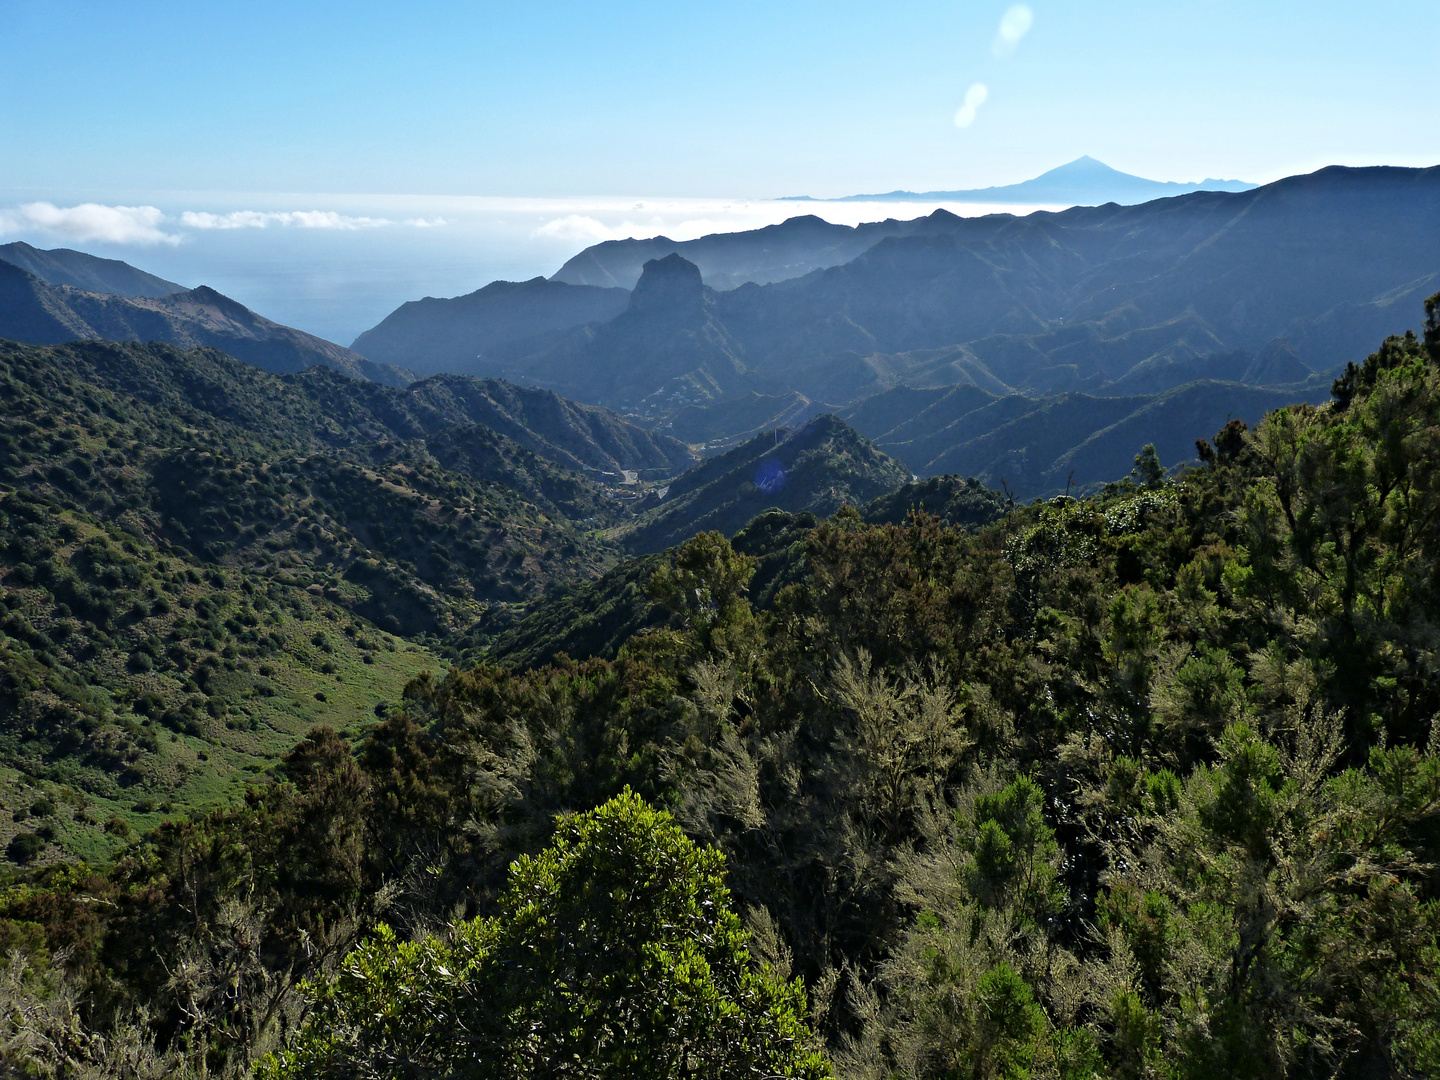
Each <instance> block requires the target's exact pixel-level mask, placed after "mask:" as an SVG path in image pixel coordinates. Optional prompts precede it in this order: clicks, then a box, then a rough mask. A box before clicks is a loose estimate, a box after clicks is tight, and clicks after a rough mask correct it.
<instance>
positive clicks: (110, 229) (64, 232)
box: [0, 202, 180, 245]
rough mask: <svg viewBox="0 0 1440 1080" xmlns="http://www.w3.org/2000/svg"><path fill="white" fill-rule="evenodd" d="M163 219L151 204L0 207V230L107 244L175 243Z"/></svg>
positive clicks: (176, 238) (174, 236) (174, 235)
mask: <svg viewBox="0 0 1440 1080" xmlns="http://www.w3.org/2000/svg"><path fill="white" fill-rule="evenodd" d="M165 220H166V218H165V214H164V213H163V212H162V211H161V210H159V209H158V208H157V207H154V206H104V205H102V204H101V203H81V204H80V205H79V206H56V205H55V204H54V203H48V202H33V203H25V204H24V205H23V206H17V207H15V208H13V209H9V210H0V234H3V233H11V232H43V233H48V234H50V235H52V236H56V237H60V238H62V239H64V240H77V241H86V240H99V241H101V242H103V243H108V244H145V245H154V244H178V243H179V242H180V237H179V236H178V235H176V234H175V233H170V232H166V231H164V230H163V229H161V228H160V224H161V222H163V221H165Z"/></svg>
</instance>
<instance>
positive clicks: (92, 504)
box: [0, 341, 690, 858]
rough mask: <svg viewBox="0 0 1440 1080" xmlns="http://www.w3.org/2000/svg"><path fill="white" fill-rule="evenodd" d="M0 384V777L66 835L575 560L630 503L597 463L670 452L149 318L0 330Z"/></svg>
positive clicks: (205, 802) (237, 747)
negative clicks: (97, 337) (64, 328)
mask: <svg viewBox="0 0 1440 1080" xmlns="http://www.w3.org/2000/svg"><path fill="white" fill-rule="evenodd" d="M0 386H4V388H5V393H4V394H3V395H0V804H3V805H4V806H14V805H17V803H16V802H15V801H14V798H13V797H14V796H15V793H16V792H17V791H19V792H21V793H22V794H23V792H24V790H25V788H26V785H30V784H35V783H39V784H41V785H42V786H44V787H45V790H47V791H50V792H52V793H53V794H54V795H55V796H56V800H57V801H58V802H60V803H62V804H64V805H67V806H73V807H75V808H76V810H75V813H74V814H73V815H66V816H64V821H63V823H62V825H63V827H62V826H57V830H58V831H57V833H56V836H55V838H54V839H55V840H56V842H57V843H58V844H59V845H61V847H63V848H64V850H67V851H69V852H70V853H71V854H72V855H73V854H82V855H86V856H87V857H98V856H100V855H103V853H104V852H105V851H106V850H108V848H110V847H113V846H114V845H116V844H119V843H121V842H122V840H123V837H124V835H125V832H124V828H122V827H121V826H120V825H115V826H114V827H113V828H112V829H111V831H110V832H108V833H107V832H106V831H105V828H104V826H105V823H106V822H107V821H108V820H110V819H111V818H115V819H116V820H117V821H119V822H126V823H129V826H136V827H138V826H148V825H153V824H156V823H157V822H158V821H159V820H160V817H161V816H163V815H166V814H169V813H171V812H172V809H173V808H175V807H179V808H182V809H188V810H199V809H204V808H206V807H209V806H212V805H215V804H216V802H219V801H225V800H228V799H232V798H234V797H236V796H238V794H239V793H241V792H242V791H243V786H244V783H245V782H246V781H247V780H248V779H250V778H251V777H252V776H253V774H254V773H256V772H259V771H263V770H265V769H267V768H269V767H270V766H271V765H273V764H274V762H275V761H276V760H277V757H278V755H280V754H282V753H284V752H285V751H286V750H288V749H289V748H290V746H292V745H293V744H294V742H295V741H296V740H297V739H299V738H300V737H301V736H302V735H303V733H304V731H305V730H306V729H307V728H308V727H309V726H310V725H311V724H314V723H327V724H330V725H331V726H333V727H336V728H337V729H347V728H348V729H351V730H352V731H353V730H358V728H357V727H356V725H359V724H362V723H365V722H367V721H368V720H370V719H371V718H373V716H374V708H375V707H376V706H377V705H379V704H381V703H382V702H386V701H393V700H395V699H396V698H397V697H398V695H399V693H400V690H401V688H402V687H403V686H404V685H405V683H406V682H408V681H409V680H410V679H411V678H413V677H414V676H415V675H418V674H419V673H420V672H422V671H423V670H425V669H426V668H431V669H433V668H435V667H436V666H437V665H438V664H439V663H440V661H439V660H438V658H437V656H436V654H435V653H436V649H437V648H439V647H440V646H439V642H440V641H441V640H442V638H444V637H446V636H448V635H451V634H454V633H456V632H457V631H459V630H461V629H462V628H464V627H466V626H469V625H471V624H474V623H475V622H476V621H477V620H478V619H479V618H480V617H481V616H482V615H484V614H485V613H487V612H491V611H502V610H503V611H506V612H508V611H509V610H510V609H511V608H512V607H514V606H523V605H525V604H528V603H531V602H534V601H535V600H537V599H538V598H540V597H541V596H543V595H544V594H545V593H546V592H547V591H549V590H552V589H554V588H557V587H562V586H567V585H569V586H573V585H577V584H579V583H581V582H583V581H586V580H589V579H591V578H593V577H595V576H598V575H599V574H600V573H602V572H603V571H605V570H606V569H608V568H609V567H610V566H611V565H613V564H614V562H615V561H616V560H617V558H618V557H619V554H620V552H619V550H618V549H617V547H616V545H615V544H614V543H613V541H611V540H609V539H607V538H606V536H605V535H604V534H603V532H602V531H601V530H603V529H604V528H606V527H610V528H613V527H615V526H617V525H619V524H622V523H624V522H625V521H627V520H628V518H629V511H628V509H627V505H626V504H625V503H624V502H622V501H620V500H619V499H617V498H616V495H617V494H618V493H619V492H621V491H625V492H627V493H628V492H629V490H630V489H628V488H621V487H619V486H618V480H619V477H618V476H617V477H614V478H613V479H614V480H615V481H617V484H616V485H615V486H613V487H612V486H608V485H607V484H606V483H604V482H603V480H602V478H601V477H600V473H601V472H602V471H604V470H602V466H610V467H611V468H610V469H609V470H608V471H611V472H616V473H618V472H619V471H621V470H622V469H625V470H633V471H640V470H641V469H645V468H654V469H656V470H659V471H663V470H664V469H665V468H667V467H668V463H669V461H670V460H671V459H670V457H668V456H667V454H671V455H675V458H676V461H677V464H685V463H688V462H689V460H690V458H689V456H688V454H687V453H686V451H685V449H684V447H683V446H682V445H681V444H679V443H677V442H675V441H674V440H668V439H665V438H661V437H655V436H652V435H651V434H649V433H648V432H645V431H642V430H640V429H636V428H634V427H633V426H632V425H629V424H627V423H626V422H625V421H623V420H621V419H619V418H618V417H615V416H613V415H610V414H606V413H604V411H603V410H600V409H596V408H594V407H589V406H576V405H574V404H573V403H570V402H565V401H563V400H560V399H558V398H556V397H555V395H553V394H550V393H549V392H547V391H539V390H528V389H524V388H519V387H509V386H506V385H505V384H501V383H494V382H491V383H484V382H480V381H479V380H474V379H467V378H464V377H461V376H452V377H448V378H443V379H432V380H426V381H424V382H421V383H417V384H414V385H412V386H411V387H407V388H403V389H398V388H391V387H386V386H381V385H379V384H377V383H374V382H364V381H359V380H354V379H350V378H347V377H345V376H343V375H341V374H339V373H337V372H336V371H334V370H332V369H331V368H329V367H326V366H323V365H320V366H314V367H311V368H308V369H306V370H305V371H303V372H300V373H298V374H294V375H285V376H276V375H272V374H270V373H267V372H264V371H261V370H259V369H257V368H255V367H253V366H251V365H248V364H245V363H243V362H242V361H240V360H237V359H235V358H233V357H230V356H227V355H225V354H223V353H220V352H217V351H215V350H206V349H199V350H190V351H182V350H180V349H178V348H176V347H174V346H171V345H167V344H162V343H151V344H137V343H115V342H94V341H81V342H74V343H70V344H63V345H56V346H45V347H33V346H19V345H13V344H9V343H0ZM590 462H595V463H598V464H589V463H590ZM501 621H503V619H502V620H501ZM31 797H33V795H32V796H31ZM127 827H128V826H127ZM4 839H5V837H4V836H3V835H0V844H3V842H4ZM59 850H60V848H49V849H47V851H49V854H47V855H44V856H43V857H44V858H52V857H58V853H59Z"/></svg>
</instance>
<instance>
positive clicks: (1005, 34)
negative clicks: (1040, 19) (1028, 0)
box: [990, 4, 1035, 59]
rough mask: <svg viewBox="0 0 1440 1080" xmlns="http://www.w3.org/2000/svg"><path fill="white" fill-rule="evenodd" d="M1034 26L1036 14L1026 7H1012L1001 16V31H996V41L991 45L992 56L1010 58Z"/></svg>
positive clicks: (1021, 5)
mask: <svg viewBox="0 0 1440 1080" xmlns="http://www.w3.org/2000/svg"><path fill="white" fill-rule="evenodd" d="M1034 24H1035V13H1034V12H1033V11H1031V10H1030V9H1029V8H1028V7H1027V6H1026V5H1024V4H1015V5H1013V6H1012V7H1010V8H1009V9H1008V10H1007V11H1006V12H1005V14H1004V15H1002V16H1000V29H998V30H997V31H995V40H994V41H992V42H991V43H990V52H991V54H992V55H994V56H996V57H999V58H1001V59H1004V58H1005V57H1007V56H1009V55H1010V54H1011V53H1013V52H1014V51H1015V46H1017V45H1019V44H1020V39H1021V38H1023V37H1024V36H1025V35H1026V34H1028V33H1029V32H1030V27H1031V26H1033V25H1034Z"/></svg>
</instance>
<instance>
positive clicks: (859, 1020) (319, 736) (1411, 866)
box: [0, 297, 1440, 1080]
mask: <svg viewBox="0 0 1440 1080" xmlns="http://www.w3.org/2000/svg"><path fill="white" fill-rule="evenodd" d="M1427 315H1428V321H1427V329H1426V333H1425V335H1424V337H1423V339H1420V338H1416V337H1414V336H1409V337H1405V338H1392V339H1390V340H1388V341H1387V342H1385V343H1384V345H1383V346H1382V347H1381V349H1380V350H1378V351H1377V352H1376V353H1375V354H1374V355H1372V356H1371V357H1370V358H1369V359H1368V360H1367V361H1366V362H1365V363H1364V364H1363V365H1356V366H1352V368H1351V369H1349V370H1347V372H1346V374H1345V375H1344V376H1343V377H1342V378H1341V379H1340V380H1339V381H1338V382H1337V384H1336V387H1335V401H1334V403H1333V404H1331V405H1328V406H1325V407H1320V408H1317V407H1312V406H1298V407H1294V408H1290V409H1283V410H1280V411H1278V412H1275V413H1272V414H1271V415H1270V416H1268V417H1267V418H1266V419H1265V421H1264V422H1263V423H1262V424H1260V425H1259V426H1258V427H1257V428H1256V429H1255V430H1253V431H1250V430H1246V429H1245V428H1244V426H1243V425H1241V424H1238V423H1236V424H1232V425H1230V426H1227V427H1226V428H1225V429H1224V430H1223V431H1222V432H1220V433H1218V435H1217V436H1216V437H1215V438H1214V439H1213V440H1212V441H1209V442H1203V443H1202V444H1201V445H1200V447H1199V450H1200V457H1201V459H1202V460H1203V461H1204V462H1205V465H1204V467H1202V468H1200V469H1198V470H1195V471H1191V472H1187V473H1185V474H1184V475H1183V476H1181V477H1179V478H1177V479H1173V480H1172V479H1169V478H1167V477H1166V476H1165V474H1164V471H1163V470H1162V469H1161V468H1160V467H1159V463H1158V462H1157V461H1155V459H1154V456H1153V454H1148V455H1147V454H1142V455H1140V457H1139V458H1137V463H1136V472H1135V475H1134V476H1133V477H1132V479H1131V480H1129V481H1126V482H1124V483H1121V484H1116V485H1112V486H1111V487H1110V488H1108V489H1107V490H1106V491H1105V492H1104V493H1103V494H1102V495H1100V496H1097V497H1095V498H1093V499H1087V500H1084V501H1078V500H1074V499H1066V498H1061V499H1057V500H1053V501H1051V502H1048V503H1040V504H1035V505H1031V506H1021V507H1014V508H1011V509H1010V511H1009V512H1008V513H1007V514H1005V515H1004V517H1003V519H1002V520H1000V521H999V522H997V523H996V524H993V525H990V526H988V527H984V528H980V529H979V530H978V531H974V532H968V531H965V530H963V529H960V528H956V527H953V526H951V525H947V524H945V523H944V522H942V521H941V520H940V519H938V518H936V517H933V516H930V515H928V514H924V513H916V514H912V515H911V516H909V517H908V518H907V519H906V520H904V521H903V522H902V523H899V524H896V523H893V522H892V523H883V524H871V523H868V522H867V521H866V520H865V519H864V518H863V517H862V516H861V515H860V514H859V513H858V512H855V511H852V510H849V509H846V510H842V511H841V512H840V513H838V514H836V515H834V516H833V517H832V518H830V519H828V520H821V519H817V518H811V517H808V516H807V517H804V518H802V517H801V516H799V515H796V516H790V515H785V514H783V513H777V514H771V515H766V516H765V517H763V518H762V519H760V520H759V521H757V522H756V523H755V524H754V525H752V526H751V529H752V530H754V531H753V532H751V535H750V536H749V537H748V538H746V537H745V535H744V534H742V536H741V537H740V538H737V540H736V542H735V544H733V545H732V544H731V542H730V541H728V540H726V539H725V537H724V536H722V535H720V534H718V533H706V534H701V535H699V536H697V537H695V538H693V539H691V540H689V541H687V542H686V543H685V544H684V545H682V546H681V547H679V548H678V549H676V550H674V551H672V552H671V553H670V554H669V555H667V556H666V557H664V558H661V559H655V560H653V561H652V562H650V563H648V564H646V570H645V572H644V573H643V574H640V573H632V574H631V575H630V577H629V578H628V579H626V578H625V576H624V575H623V574H620V572H619V571H617V574H618V575H619V576H618V577H617V578H616V579H615V580H616V582H617V585H616V591H615V592H614V593H613V594H612V599H613V600H614V608H615V611H616V612H620V611H621V609H622V608H624V607H625V604H631V607H630V608H627V609H626V610H639V609H640V608H641V607H644V608H645V609H646V610H648V607H649V605H651V604H653V605H657V606H658V607H659V608H660V609H662V610H663V611H664V612H665V613H666V617H665V618H660V619H645V618H642V619H641V620H640V623H641V624H642V625H643V624H646V623H648V624H649V627H648V629H639V630H638V632H635V633H633V634H632V635H631V636H629V637H628V639H627V640H624V642H623V644H617V645H616V647H615V648H614V650H613V653H611V651H610V649H609V648H608V647H607V648H606V649H603V650H598V651H602V652H605V653H607V655H599V656H591V657H589V658H585V659H570V658H569V657H568V656H564V655H559V656H556V658H555V659H554V661H553V662H548V663H544V664H543V665H540V666H532V667H524V666H516V667H511V668H506V667H499V666H495V665H481V666H464V665H462V666H457V667H455V668H454V669H452V670H450V671H449V672H448V673H445V674H443V675H431V676H421V677H419V678H416V679H414V680H412V681H411V682H410V683H409V685H408V686H407V687H406V689H405V691H404V695H403V699H402V700H400V701H398V702H396V704H395V707H393V708H390V709H388V710H382V711H383V712H384V716H383V717H382V718H380V719H379V720H378V722H377V723H375V724H374V725H373V726H370V727H368V728H367V729H366V730H365V731H364V733H363V737H361V738H359V740H358V741H357V742H356V743H355V745H353V746H352V745H351V744H349V743H348V742H347V741H346V740H344V739H342V738H340V737H339V736H338V735H337V734H336V733H335V732H334V731H331V730H329V729H327V728H323V727H322V728H317V729H316V730H314V731H312V732H311V733H310V735H309V736H308V737H307V738H306V739H304V740H303V741H302V742H301V743H300V744H299V745H298V746H296V748H295V749H294V750H292V751H291V752H290V753H289V754H288V755H287V756H286V758H285V759H284V765H283V769H282V770H281V775H279V776H278V777H277V781H276V782H275V783H269V784H256V785H255V786H253V787H252V788H251V790H250V791H249V793H248V795H247V796H246V798H245V800H244V801H243V803H242V804H239V805H233V804H232V805H230V806H227V807H225V808H223V809H219V810H216V811H214V812H212V813H210V814H208V815H205V816H199V817H196V818H194V819H192V820H176V821H171V822H168V823H166V824H164V825H161V826H160V827H158V828H156V829H154V830H152V831H151V832H149V833H147V834H146V835H145V836H143V837H142V838H140V839H139V840H136V841H134V842H133V843H131V844H129V845H128V846H127V847H126V848H125V849H124V850H123V852H121V853H120V855H119V857H118V858H117V859H115V860H114V861H113V862H112V863H109V864H106V865H105V866H104V867H103V868H102V866H101V865H100V864H98V863H97V864H94V865H91V866H87V865H82V864H75V863H70V864H66V865H60V864H55V865H51V866H48V867H45V868H43V869H40V870H35V871H31V872H28V873H26V874H24V875H17V876H16V877H15V878H14V879H13V880H12V882H11V884H10V885H9V886H8V888H7V889H6V891H5V893H4V895H3V897H0V915H3V921H0V933H3V935H4V938H5V942H6V945H7V947H8V948H9V949H10V950H11V951H12V956H13V960H12V962H11V966H10V969H9V973H8V975H7V977H6V981H5V984H4V989H3V1002H0V1009H3V1018H4V1020H3V1022H4V1025H5V1026H4V1028H3V1031H0V1039H3V1043H0V1045H3V1052H4V1054H5V1055H6V1060H7V1062H9V1063H11V1065H12V1067H13V1068H15V1069H17V1070H21V1071H22V1072H27V1073H29V1074H33V1075H48V1076H86V1075H101V1074H107V1073H119V1072H123V1073H125V1074H126V1075H131V1076H137V1077H142V1076H158V1075H160V1074H161V1073H176V1072H180V1073H184V1072H185V1071H194V1072H196V1073H199V1072H205V1073H206V1074H207V1075H209V1074H220V1075H240V1074H243V1073H245V1072H247V1071H248V1070H251V1069H252V1068H254V1067H256V1062H257V1061H258V1062H260V1064H259V1066H258V1068H259V1070H260V1072H261V1073H262V1074H263V1075H266V1076H270V1077H277V1078H278V1077H291V1076H321V1075H336V1076H339V1075H345V1076H377V1077H378V1076H429V1075H449V1074H451V1073H452V1072H454V1073H456V1074H459V1075H475V1076H480V1075H487V1076H494V1075H499V1076H505V1075H514V1076H540V1075H546V1076H611V1077H620V1076H641V1075H644V1076H668V1075H677V1076H678V1075H690V1074H692V1073H699V1074H700V1075H717V1076H719V1075H724V1076H732V1075H742V1076H743V1075H756V1076H765V1075H777V1074H778V1075H808V1076H819V1075H824V1073H825V1071H826V1070H827V1069H832V1068H833V1071H834V1072H835V1073H836V1074H837V1075H840V1076H845V1077H857V1078H869V1077H874V1078H882V1077H884V1078H889V1077H896V1076H899V1077H937V1078H939V1077H973V1078H976V1080H988V1078H1000V1077H1005V1078H1019V1077H1027V1076H1033V1077H1059V1078H1067V1080H1081V1078H1088V1077H1124V1078H1130V1077H1136V1078H1138V1077H1157V1078H1158V1077H1167V1078H1170V1077H1173V1078H1177V1080H1179V1078H1202V1077H1203V1078H1210V1077H1214V1078H1221V1077H1226V1078H1229V1077H1256V1078H1259V1077H1267V1078H1270V1077H1277V1076H1283V1077H1296V1078H1301V1077H1304V1078H1309V1077H1316V1078H1319V1077H1357V1078H1358V1077H1368V1076H1399V1077H1423V1076H1434V1075H1437V1074H1440V1034H1437V1033H1440V870H1437V863H1440V725H1437V723H1436V717H1437V715H1440V678H1437V670H1436V653H1435V648H1436V641H1437V635H1436V627H1435V622H1434V618H1435V616H1434V613H1435V612H1436V611H1440V595H1437V590H1440V528H1437V515H1440V483H1437V480H1440V477H1437V469H1440V398H1437V391H1440V297H1436V298H1433V299H1432V301H1431V302H1430V303H1429V304H1428V305H1427ZM967 498H968V496H967ZM890 509H893V508H888V509H887V512H886V515H885V516H890V514H889V510H890ZM187 582H188V578H187ZM202 584H203V583H202ZM186 587H187V588H199V587H200V586H198V585H195V584H193V583H192V584H187V586H186ZM576 595H579V594H576ZM625 596H629V597H630V598H631V599H630V600H627V601H624V603H622V599H623V597H625ZM641 598H643V603H642V599H641ZM322 599H323V597H322ZM567 612H569V613H570V614H569V616H567V614H566V613H567ZM570 616H573V617H574V618H575V619H580V618H583V617H584V616H585V612H584V611H583V610H580V608H578V607H576V606H575V605H573V604H572V605H570V606H569V607H566V606H565V605H564V604H557V605H556V606H555V607H554V608H552V609H550V611H549V614H548V615H547V619H548V621H546V622H545V623H544V624H543V625H542V626H541V627H540V628H539V629H537V630H535V631H534V632H533V633H531V634H530V635H529V636H528V637H525V638H524V647H525V649H526V650H528V651H529V654H530V655H531V656H532V657H535V658H543V657H546V656H554V655H555V654H556V653H557V652H564V650H563V649H561V648H559V646H558V645H557V644H556V643H558V642H561V641H576V640H585V639H584V637H583V635H580V634H578V632H577V630H576V627H575V626H574V625H573V621H567V620H569V619H570ZM627 617H628V616H627ZM615 620H616V622H615V625H628V624H626V623H625V619H624V618H621V615H620V614H616V615H615ZM517 640H519V639H518V638H517ZM593 640H597V641H604V642H609V641H611V638H610V637H607V636H606V635H605V634H599V633H598V632H597V636H595V637H594V638H593ZM796 980H798V982H797V981H796ZM821 1050H823V1053H824V1055H825V1058H824V1059H822V1058H820V1057H819V1056H817V1055H818V1054H819V1052H820V1051H821ZM827 1062H828V1064H827ZM707 1070H708V1072H707Z"/></svg>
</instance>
